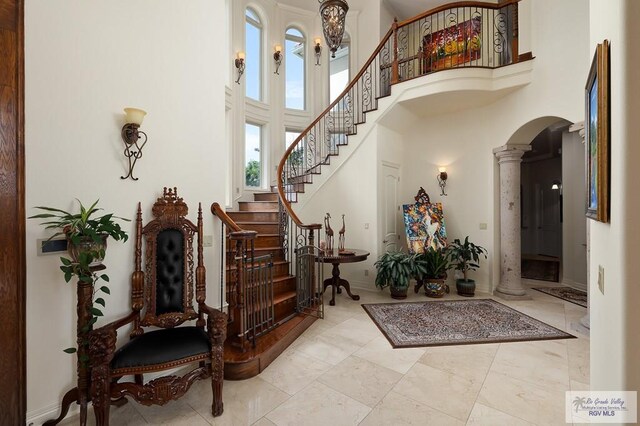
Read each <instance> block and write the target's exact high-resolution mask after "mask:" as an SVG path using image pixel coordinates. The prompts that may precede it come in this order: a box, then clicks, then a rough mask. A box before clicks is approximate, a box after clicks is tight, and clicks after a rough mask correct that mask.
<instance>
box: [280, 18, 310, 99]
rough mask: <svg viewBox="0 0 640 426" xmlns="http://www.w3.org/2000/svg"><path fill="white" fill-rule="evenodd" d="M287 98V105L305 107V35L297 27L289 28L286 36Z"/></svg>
mask: <svg viewBox="0 0 640 426" xmlns="http://www.w3.org/2000/svg"><path fill="white" fill-rule="evenodd" d="M284 40H285V41H284V44H285V74H286V88H285V93H286V95H285V96H286V98H285V107H287V108H291V109H304V106H305V105H304V103H305V100H304V92H305V90H304V89H305V88H304V86H305V85H304V63H305V60H304V59H305V42H304V36H303V35H302V33H301V32H300V31H298V30H297V29H295V28H289V29H288V30H287V32H286V34H285V37H284Z"/></svg>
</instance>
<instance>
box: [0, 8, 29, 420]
mask: <svg viewBox="0 0 640 426" xmlns="http://www.w3.org/2000/svg"><path fill="white" fill-rule="evenodd" d="M3 93H4V94H3ZM0 111H2V120H1V121H0V172H1V173H2V175H3V179H2V185H0V247H2V267H1V269H2V274H0V306H2V307H3V308H2V310H0V322H1V323H2V324H3V326H2V327H1V328H0V347H1V348H2V350H1V351H0V375H1V376H2V378H3V386H1V387H0V424H3V425H4V424H7V425H9V424H11V425H13V424H15V425H18V424H25V422H26V411H27V410H26V408H27V407H26V405H27V404H26V401H27V392H26V314H25V312H26V309H25V307H26V299H25V294H26V253H25V217H26V214H25V205H24V203H25V154H24V0H2V1H1V2H0ZM12 113H13V114H12Z"/></svg>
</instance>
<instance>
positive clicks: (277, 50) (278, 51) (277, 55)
mask: <svg viewBox="0 0 640 426" xmlns="http://www.w3.org/2000/svg"><path fill="white" fill-rule="evenodd" d="M273 50H274V52H273V60H274V61H275V63H276V70H275V71H274V72H273V73H274V74H278V75H280V73H279V72H278V70H279V69H280V64H281V63H282V46H281V45H279V44H276V47H274V49H273Z"/></svg>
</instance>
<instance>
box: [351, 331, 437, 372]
mask: <svg viewBox="0 0 640 426" xmlns="http://www.w3.org/2000/svg"><path fill="white" fill-rule="evenodd" d="M424 353H425V349H424V348H398V349H394V348H393V347H392V346H391V344H390V343H389V341H388V340H387V338H386V337H384V336H380V337H377V338H375V339H373V340H372V341H370V342H369V343H367V344H366V345H365V346H364V347H362V348H361V349H359V350H358V351H357V352H356V353H354V355H355V356H357V357H359V358H363V359H366V360H367V361H371V362H374V363H376V364H378V365H381V366H383V367H387V368H390V369H391V370H394V371H397V372H398V373H402V374H405V373H406V372H407V371H409V369H410V368H411V367H413V365H414V364H415V363H416V362H417V361H418V359H420V357H421V356H422V355H424Z"/></svg>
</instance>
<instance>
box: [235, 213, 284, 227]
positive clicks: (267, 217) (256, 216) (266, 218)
mask: <svg viewBox="0 0 640 426" xmlns="http://www.w3.org/2000/svg"><path fill="white" fill-rule="evenodd" d="M227 214H228V215H229V217H230V218H231V219H233V221H234V222H277V221H278V212H277V211H275V212H227ZM242 228H243V229H244V227H242Z"/></svg>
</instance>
